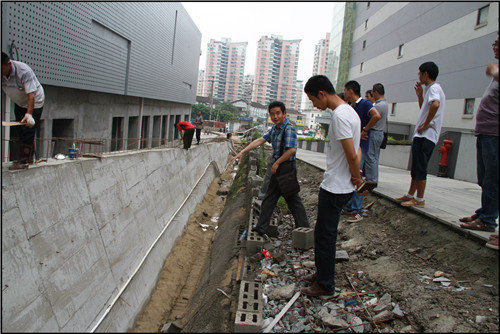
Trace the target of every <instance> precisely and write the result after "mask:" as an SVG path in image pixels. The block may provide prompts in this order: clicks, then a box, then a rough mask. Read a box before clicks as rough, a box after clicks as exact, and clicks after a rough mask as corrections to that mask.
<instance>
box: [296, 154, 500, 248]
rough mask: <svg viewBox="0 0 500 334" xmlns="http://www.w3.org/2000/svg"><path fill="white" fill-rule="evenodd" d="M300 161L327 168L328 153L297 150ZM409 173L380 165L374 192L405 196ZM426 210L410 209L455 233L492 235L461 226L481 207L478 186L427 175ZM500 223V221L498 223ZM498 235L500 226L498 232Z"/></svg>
mask: <svg viewBox="0 0 500 334" xmlns="http://www.w3.org/2000/svg"><path fill="white" fill-rule="evenodd" d="M296 155H297V159H299V160H302V161H304V162H307V163H309V164H311V165H313V166H316V167H318V168H320V169H322V170H325V169H326V154H324V153H319V152H312V151H308V150H303V149H297V154H296ZM410 180H411V177H410V171H408V170H403V169H398V168H392V167H387V166H382V165H380V166H379V182H378V187H377V188H375V190H374V191H373V193H375V194H377V195H380V196H382V197H385V198H387V199H389V200H392V201H394V202H397V201H395V200H394V198H395V197H400V196H403V195H404V194H406V192H407V191H408V188H409V187H410ZM424 198H425V207H423V208H415V207H409V208H406V209H408V210H414V211H416V212H418V213H420V214H423V215H425V216H427V217H429V218H432V219H435V220H436V221H439V222H441V223H443V224H445V225H447V226H450V227H451V228H453V229H454V230H456V231H458V232H460V233H464V234H466V235H470V236H471V237H474V238H477V239H479V240H481V241H484V242H487V241H488V237H489V235H490V234H491V233H490V232H482V231H474V230H468V229H464V228H461V227H460V224H461V223H460V222H459V221H458V219H459V218H460V217H465V216H470V215H472V214H473V213H474V212H475V211H476V210H477V208H479V207H480V206H481V187H479V186H478V185H477V184H475V183H470V182H465V181H460V180H454V179H449V178H443V177H437V176H434V175H428V176H427V186H426V189H425V195H424ZM497 222H498V220H497ZM495 233H498V227H497V229H496V231H495Z"/></svg>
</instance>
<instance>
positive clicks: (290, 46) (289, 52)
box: [252, 35, 302, 109]
mask: <svg viewBox="0 0 500 334" xmlns="http://www.w3.org/2000/svg"><path fill="white" fill-rule="evenodd" d="M299 47H300V40H283V38H282V36H279V35H271V37H268V36H262V37H261V38H260V40H259V42H258V46H257V60H256V64H255V81H254V89H253V92H252V101H253V102H257V103H260V104H263V105H267V104H269V102H271V101H274V100H280V101H282V102H283V103H285V105H286V106H287V108H291V109H298V107H300V98H301V96H302V91H299V90H298V89H297V88H298V85H297V68H298V62H299V51H300V49H299Z"/></svg>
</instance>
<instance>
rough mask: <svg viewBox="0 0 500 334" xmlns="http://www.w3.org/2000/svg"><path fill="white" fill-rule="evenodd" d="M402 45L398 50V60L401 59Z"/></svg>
mask: <svg viewBox="0 0 500 334" xmlns="http://www.w3.org/2000/svg"><path fill="white" fill-rule="evenodd" d="M403 45H404V44H401V45H400V46H399V48H398V58H401V57H403Z"/></svg>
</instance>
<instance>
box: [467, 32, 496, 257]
mask: <svg viewBox="0 0 500 334" xmlns="http://www.w3.org/2000/svg"><path fill="white" fill-rule="evenodd" d="M492 47H493V53H494V55H495V59H497V60H498V56H499V46H498V35H497V39H496V41H495V42H494V43H493V45H492ZM486 75H487V76H489V77H491V82H490V85H489V86H488V87H487V88H486V91H485V92H484V95H483V97H482V98H481V102H480V103H479V106H478V108H477V114H476V128H475V129H474V134H475V135H476V136H477V141H476V148H477V183H478V184H479V186H481V190H482V192H481V207H480V208H479V209H477V210H476V212H475V213H474V214H473V215H472V216H470V217H463V218H460V219H459V220H460V221H461V222H463V224H461V225H460V226H461V227H462V228H466V229H470V230H478V231H485V232H495V231H496V228H497V226H498V224H497V218H498V115H499V111H498V109H499V108H498V105H499V104H498V99H499V97H498V63H490V64H488V67H487V68H486ZM490 239H492V240H491V241H489V242H488V243H487V244H486V246H487V247H489V248H493V249H496V250H498V240H499V239H498V232H497V233H496V234H495V235H491V236H490Z"/></svg>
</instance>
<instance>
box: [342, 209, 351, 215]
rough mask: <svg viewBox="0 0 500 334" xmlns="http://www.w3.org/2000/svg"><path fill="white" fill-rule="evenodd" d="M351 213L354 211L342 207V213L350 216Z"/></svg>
mask: <svg viewBox="0 0 500 334" xmlns="http://www.w3.org/2000/svg"><path fill="white" fill-rule="evenodd" d="M351 213H352V211H349V210H346V209H342V211H340V214H341V215H344V216H350V215H351Z"/></svg>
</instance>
